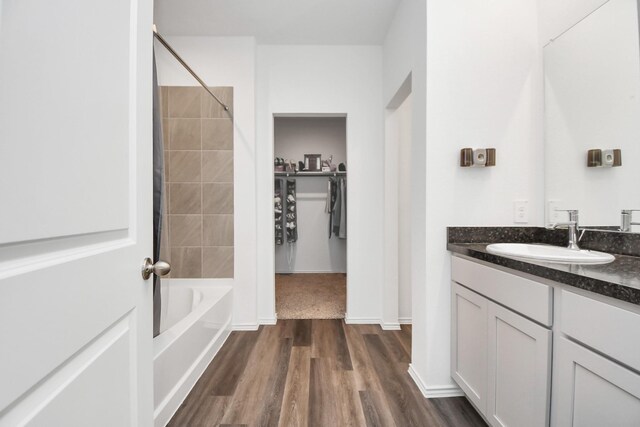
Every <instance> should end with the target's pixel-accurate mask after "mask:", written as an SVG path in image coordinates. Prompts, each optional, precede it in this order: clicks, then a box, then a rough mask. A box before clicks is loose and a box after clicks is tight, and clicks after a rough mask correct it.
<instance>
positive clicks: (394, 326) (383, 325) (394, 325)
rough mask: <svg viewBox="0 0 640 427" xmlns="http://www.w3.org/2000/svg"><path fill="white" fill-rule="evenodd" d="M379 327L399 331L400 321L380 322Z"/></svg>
mask: <svg viewBox="0 0 640 427" xmlns="http://www.w3.org/2000/svg"><path fill="white" fill-rule="evenodd" d="M380 327H381V328H382V330H384V331H399V330H400V323H391V322H387V323H381V324H380Z"/></svg>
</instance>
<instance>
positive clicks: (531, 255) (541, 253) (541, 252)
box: [487, 243, 615, 264]
mask: <svg viewBox="0 0 640 427" xmlns="http://www.w3.org/2000/svg"><path fill="white" fill-rule="evenodd" d="M487 251H489V252H490V253H492V254H496V255H503V256H508V257H514V258H522V259H529V260H535V261H544V262H557V263H562V264H607V263H610V262H611V261H613V260H614V259H615V257H614V256H613V255H611V254H607V253H604V252H596V251H589V250H586V249H581V250H579V251H575V250H572V249H567V248H564V247H560V246H550V245H532V244H526V243H494V244H491V245H488V246H487Z"/></svg>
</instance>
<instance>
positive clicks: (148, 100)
mask: <svg viewBox="0 0 640 427" xmlns="http://www.w3.org/2000/svg"><path fill="white" fill-rule="evenodd" d="M151 26H152V2H151V1H150V0H135V1H134V0H102V1H97V0H0V425H1V426H12V427H13V426H19V425H42V426H65V427H66V426H92V427H93V426H102V425H104V426H110V427H113V426H127V425H141V426H146V425H151V424H152V413H153V403H152V355H151V351H152V327H151V321H152V320H151V319H152V316H151V292H152V289H151V288H152V283H151V281H150V280H149V281H143V279H142V277H141V274H140V268H141V267H140V266H141V263H142V259H143V258H144V257H146V256H151V254H152V236H151V232H152V225H151V224H152V188H151V186H152V181H151V178H152V175H151V163H152V127H151V125H152V122H151V119H152V116H151V111H152V92H151V46H152V32H151Z"/></svg>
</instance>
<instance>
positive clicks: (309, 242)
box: [274, 117, 347, 273]
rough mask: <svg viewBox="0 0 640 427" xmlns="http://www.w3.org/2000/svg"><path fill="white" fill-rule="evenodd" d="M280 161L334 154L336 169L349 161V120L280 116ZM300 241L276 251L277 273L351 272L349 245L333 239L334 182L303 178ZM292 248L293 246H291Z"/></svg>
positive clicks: (277, 134) (299, 189)
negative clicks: (330, 206)
mask: <svg viewBox="0 0 640 427" xmlns="http://www.w3.org/2000/svg"><path fill="white" fill-rule="evenodd" d="M274 125H275V126H274V152H275V156H276V157H281V158H284V159H285V161H286V160H289V159H291V160H293V161H294V163H296V164H297V163H298V161H304V155H305V154H321V155H322V159H323V160H324V159H328V158H329V156H330V155H333V160H332V162H333V163H334V164H335V165H338V164H340V163H345V164H346V161H347V121H346V118H344V117H276V118H275V121H274ZM295 180H296V193H297V196H298V198H297V204H296V207H297V213H298V218H297V220H298V241H297V242H295V243H294V244H292V245H290V244H289V243H287V242H286V239H285V243H284V244H283V245H276V246H275V263H276V273H346V272H347V241H346V240H345V239H338V238H337V237H336V236H335V235H333V233H332V235H331V238H329V214H328V213H325V205H326V200H327V181H328V178H322V177H297V178H295ZM290 246H291V247H290Z"/></svg>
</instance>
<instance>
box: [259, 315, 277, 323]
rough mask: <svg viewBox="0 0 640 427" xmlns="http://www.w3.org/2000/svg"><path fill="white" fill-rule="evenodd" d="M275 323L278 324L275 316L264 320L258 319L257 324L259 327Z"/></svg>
mask: <svg viewBox="0 0 640 427" xmlns="http://www.w3.org/2000/svg"><path fill="white" fill-rule="evenodd" d="M276 323H278V318H277V316H276V317H270V318H265V319H258V324H259V325H275V324H276Z"/></svg>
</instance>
